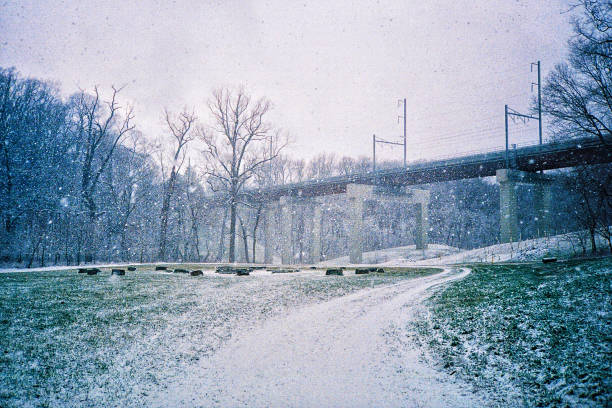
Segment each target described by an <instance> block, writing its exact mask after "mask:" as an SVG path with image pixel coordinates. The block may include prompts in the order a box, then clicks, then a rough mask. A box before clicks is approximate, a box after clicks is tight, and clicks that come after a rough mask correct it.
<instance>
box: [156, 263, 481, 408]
mask: <svg viewBox="0 0 612 408" xmlns="http://www.w3.org/2000/svg"><path fill="white" fill-rule="evenodd" d="M467 274H469V270H467V269H463V270H461V271H460V272H453V271H450V270H445V271H444V272H442V273H439V274H436V275H431V276H427V277H422V278H417V279H411V280H406V281H402V282H401V283H398V284H395V285H391V286H386V287H381V288H375V289H367V290H363V291H360V292H357V293H354V294H352V295H348V296H344V297H341V298H336V299H333V300H331V301H328V302H325V303H321V304H316V305H311V306H306V307H304V308H301V309H298V310H296V311H294V312H292V313H289V314H287V315H285V316H282V317H279V318H274V319H270V320H266V321H264V322H263V323H262V324H261V325H260V326H257V327H255V328H253V329H250V330H245V331H242V332H238V333H236V334H235V335H234V336H233V338H232V339H231V340H230V341H229V342H228V343H227V344H225V346H223V347H222V348H221V349H220V350H219V351H218V352H217V353H216V354H215V355H214V356H212V358H211V359H210V360H207V361H203V362H202V364H201V365H200V366H199V367H198V368H197V369H194V370H192V371H190V373H189V375H188V376H187V377H186V378H182V379H181V380H180V381H179V382H178V383H177V384H168V385H169V386H168V388H167V390H166V391H167V392H168V394H166V395H164V396H163V397H162V398H161V399H157V398H156V400H157V403H159V404H161V405H166V406H168V405H183V406H222V407H237V406H248V407H471V406H482V405H486V404H485V403H484V401H482V400H480V399H479V398H478V397H476V396H475V395H474V394H472V393H471V392H470V391H469V390H468V388H467V387H465V386H463V385H462V384H460V383H457V382H456V381H455V380H453V379H452V378H451V377H449V376H448V375H446V374H444V373H441V372H439V371H436V370H434V369H432V368H431V367H428V366H426V365H425V364H424V363H422V362H420V361H419V356H420V355H421V350H419V349H416V348H414V346H411V345H410V344H407V343H405V342H404V343H402V342H403V341H405V336H406V332H405V330H406V329H405V328H406V324H407V323H408V322H410V321H411V320H413V319H414V318H415V311H416V309H417V308H418V307H419V306H420V305H421V303H422V301H423V300H424V299H426V298H427V297H428V296H429V295H430V293H431V291H429V289H431V288H432V287H434V286H437V285H441V284H446V283H448V282H450V281H452V280H455V279H461V278H463V277H465V276H466V275H467Z"/></svg>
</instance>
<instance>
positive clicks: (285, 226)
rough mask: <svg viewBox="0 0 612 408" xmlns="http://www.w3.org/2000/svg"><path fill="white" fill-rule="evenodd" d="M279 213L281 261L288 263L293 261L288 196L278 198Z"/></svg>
mask: <svg viewBox="0 0 612 408" xmlns="http://www.w3.org/2000/svg"><path fill="white" fill-rule="evenodd" d="M279 204H280V206H279V208H280V213H281V226H280V229H281V237H280V238H281V261H282V263H283V265H289V264H291V263H292V261H293V256H292V250H291V232H292V231H291V224H292V221H293V208H292V202H291V199H290V198H289V197H281V198H280V200H279Z"/></svg>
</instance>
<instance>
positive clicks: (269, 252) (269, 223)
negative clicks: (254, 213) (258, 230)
mask: <svg viewBox="0 0 612 408" xmlns="http://www.w3.org/2000/svg"><path fill="white" fill-rule="evenodd" d="M277 208H278V202H276V203H275V204H272V203H268V204H266V206H265V207H264V222H265V224H264V240H265V242H264V245H265V246H264V263H266V264H271V263H272V262H273V259H274V257H273V254H274V246H273V245H272V243H273V238H272V227H273V224H274V211H275V210H276V209H277Z"/></svg>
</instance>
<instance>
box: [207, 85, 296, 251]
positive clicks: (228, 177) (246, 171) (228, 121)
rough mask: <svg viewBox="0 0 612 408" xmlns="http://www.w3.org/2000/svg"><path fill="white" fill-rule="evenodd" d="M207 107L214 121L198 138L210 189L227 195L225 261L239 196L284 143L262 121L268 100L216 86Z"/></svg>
mask: <svg viewBox="0 0 612 408" xmlns="http://www.w3.org/2000/svg"><path fill="white" fill-rule="evenodd" d="M208 107H209V109H210V112H211V113H212V116H213V121H214V124H213V125H212V126H211V127H210V128H209V129H203V128H202V129H201V131H200V133H199V135H200V139H201V140H202V141H203V142H204V143H205V145H206V148H205V150H204V154H205V156H206V158H207V163H206V170H205V174H206V175H207V176H208V180H207V181H208V184H209V185H210V187H211V189H212V190H213V191H219V192H223V193H225V194H226V195H227V200H228V204H229V209H230V214H229V221H230V225H229V234H230V238H229V255H228V258H229V262H234V261H235V247H236V218H237V208H238V204H239V197H240V194H241V192H242V191H243V190H244V187H245V185H246V184H247V183H248V182H249V180H250V179H251V178H252V177H254V176H255V171H256V170H257V169H258V168H259V167H261V166H263V165H264V164H265V163H267V162H269V161H270V160H273V159H274V158H275V157H277V156H278V154H279V152H280V151H281V149H282V148H283V147H284V146H285V145H286V143H276V144H271V145H272V146H273V148H272V150H271V151H268V152H266V147H267V145H268V143H267V142H268V141H269V140H270V138H272V137H276V138H280V133H279V132H278V131H277V132H275V131H273V129H272V126H271V125H270V124H269V123H267V122H266V121H265V117H266V114H267V113H268V112H269V110H270V107H271V105H270V102H269V101H268V100H267V99H264V98H261V99H258V100H253V99H252V98H251V97H250V96H249V95H248V94H246V93H245V91H244V89H242V88H241V89H239V90H238V91H236V92H232V91H231V90H229V89H218V90H216V91H214V92H213V95H212V98H211V99H210V100H209V103H208Z"/></svg>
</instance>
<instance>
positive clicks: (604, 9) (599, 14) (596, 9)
mask: <svg viewBox="0 0 612 408" xmlns="http://www.w3.org/2000/svg"><path fill="white" fill-rule="evenodd" d="M606 3H607V2H599V1H593V0H582V1H580V2H579V4H578V5H577V6H580V7H582V8H583V14H582V16H581V17H577V18H576V19H575V20H574V33H575V36H574V37H573V38H572V40H571V41H570V43H569V47H570V58H569V63H562V64H559V65H557V66H556V67H555V69H554V70H553V71H552V72H551V73H550V74H549V76H548V78H547V80H546V84H545V87H544V93H543V105H542V107H543V110H544V112H545V113H547V114H548V115H549V116H550V117H552V119H553V126H554V127H555V130H556V134H557V136H558V137H563V138H567V137H574V136H584V135H592V136H595V137H597V138H599V140H601V142H602V143H603V144H604V145H606V146H608V147H609V146H610V145H611V144H612V75H611V74H610V73H611V72H612V7H610V4H609V3H607V4H606Z"/></svg>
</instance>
